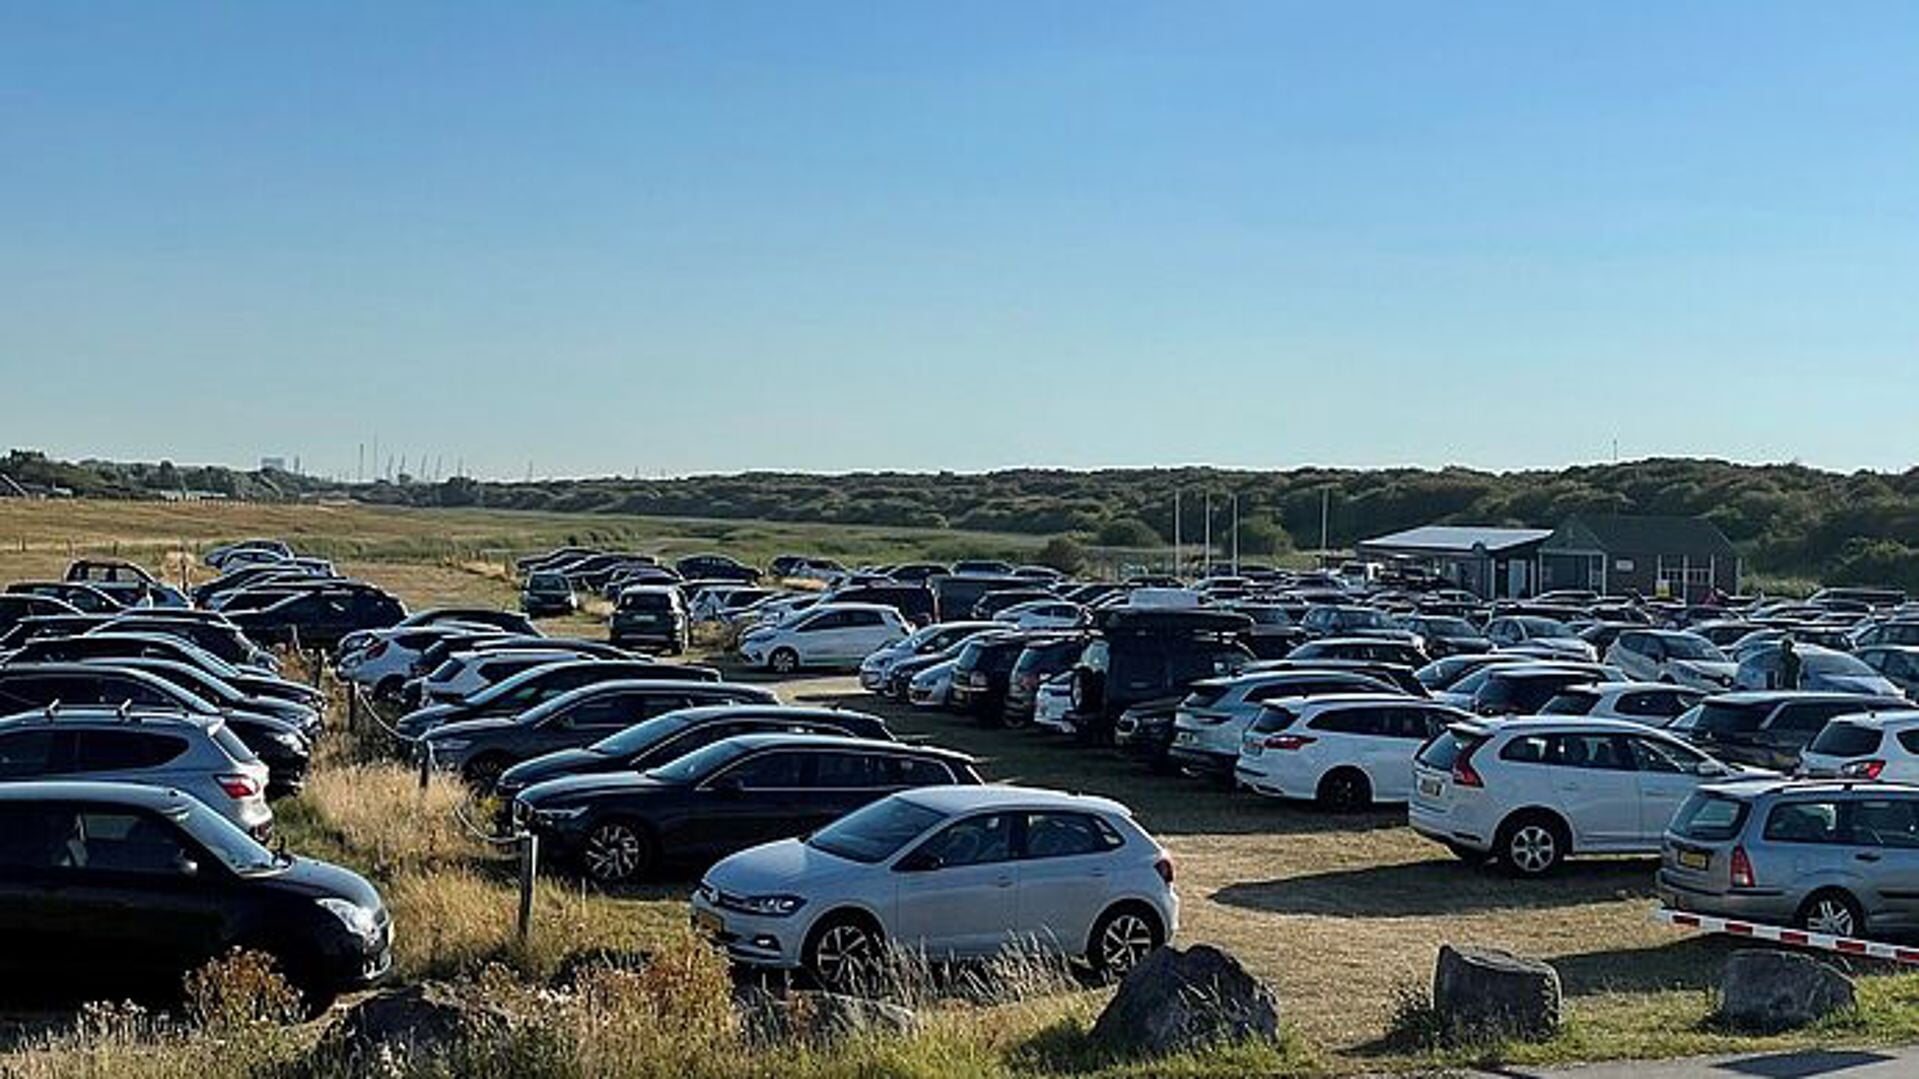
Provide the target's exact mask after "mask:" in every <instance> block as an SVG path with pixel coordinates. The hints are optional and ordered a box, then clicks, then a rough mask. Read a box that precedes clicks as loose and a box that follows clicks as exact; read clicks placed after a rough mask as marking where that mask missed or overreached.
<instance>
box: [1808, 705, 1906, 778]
mask: <svg viewBox="0 0 1919 1079" xmlns="http://www.w3.org/2000/svg"><path fill="white" fill-rule="evenodd" d="M1799 774H1800V775H1802V776H1811V777H1813V778H1815V779H1865V780H1874V781H1878V782H1882V783H1919V711H1896V712H1893V711H1888V712H1863V713H1860V714H1858V715H1844V716H1834V717H1833V718H1832V720H1831V721H1830V722H1828V723H1827V724H1826V726H1825V729H1824V730H1821V731H1820V732H1819V736H1818V737H1816V738H1814V739H1813V740H1812V744H1811V745H1809V746H1807V747H1806V749H1805V751H1804V752H1802V753H1800V754H1799Z"/></svg>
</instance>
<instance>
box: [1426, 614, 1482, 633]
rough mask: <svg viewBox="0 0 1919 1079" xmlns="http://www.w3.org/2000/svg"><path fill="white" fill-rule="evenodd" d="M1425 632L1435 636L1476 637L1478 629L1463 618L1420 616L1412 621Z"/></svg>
mask: <svg viewBox="0 0 1919 1079" xmlns="http://www.w3.org/2000/svg"><path fill="white" fill-rule="evenodd" d="M1414 624H1415V625H1417V626H1419V627H1420V628H1421V629H1422V630H1424V631H1425V632H1426V633H1428V634H1431V635H1432V636H1435V637H1477V636H1479V631H1478V630H1476V629H1474V628H1473V624H1472V623H1471V622H1468V621H1466V620H1465V619H1464V618H1432V617H1425V618H1421V619H1420V620H1419V621H1418V622H1416V623H1414Z"/></svg>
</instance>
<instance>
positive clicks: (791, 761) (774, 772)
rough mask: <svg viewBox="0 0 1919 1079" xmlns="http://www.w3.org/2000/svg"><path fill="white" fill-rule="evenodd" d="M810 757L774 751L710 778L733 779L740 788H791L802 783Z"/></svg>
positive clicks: (800, 785) (751, 758) (804, 784)
mask: <svg viewBox="0 0 1919 1079" xmlns="http://www.w3.org/2000/svg"><path fill="white" fill-rule="evenodd" d="M810 759H811V758H810V756H809V755H808V754H805V753H797V752H791V751H776V752H773V753H762V754H760V755H759V756H757V757H750V758H748V759H746V760H744V761H741V762H740V763H738V764H736V765H734V766H733V767H731V768H728V769H727V770H726V771H725V772H724V773H722V774H721V775H719V776H716V777H714V778H715V779H724V780H728V781H731V782H737V783H738V784H739V787H740V789H741V790H749V791H751V790H793V789H795V788H798V787H803V786H806V785H807V783H806V778H807V773H808V772H809V771H811V769H810V768H808V767H807V766H808V764H809V763H810Z"/></svg>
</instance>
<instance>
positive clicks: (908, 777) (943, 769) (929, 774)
mask: <svg viewBox="0 0 1919 1079" xmlns="http://www.w3.org/2000/svg"><path fill="white" fill-rule="evenodd" d="M886 761H887V764H888V766H889V767H890V768H891V770H892V777H893V778H892V785H893V786H897V787H944V786H948V785H950V784H951V783H952V782H953V770H952V769H951V768H948V767H947V766H946V765H944V764H941V763H940V762H939V761H929V760H925V759H924V758H920V757H887V758H886Z"/></svg>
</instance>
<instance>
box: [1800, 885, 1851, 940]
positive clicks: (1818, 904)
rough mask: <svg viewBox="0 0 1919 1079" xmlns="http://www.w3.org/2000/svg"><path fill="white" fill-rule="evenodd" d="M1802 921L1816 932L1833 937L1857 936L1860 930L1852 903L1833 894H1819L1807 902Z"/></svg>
mask: <svg viewBox="0 0 1919 1079" xmlns="http://www.w3.org/2000/svg"><path fill="white" fill-rule="evenodd" d="M1800 923H1801V924H1802V925H1804V926H1805V927H1806V928H1807V929H1808V930H1810V931H1812V932H1814V933H1824V934H1826V935H1827V936H1832V937H1850V936H1856V935H1857V934H1858V932H1859V918H1858V916H1857V915H1856V914H1855V913H1854V912H1853V909H1852V904H1851V903H1848V902H1847V901H1846V900H1845V899H1844V898H1843V897H1841V896H1837V895H1832V894H1827V895H1822V896H1818V897H1816V898H1814V899H1813V900H1812V902H1810V903H1808V904H1806V912H1805V914H1804V915H1803V916H1801V918H1800Z"/></svg>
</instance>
